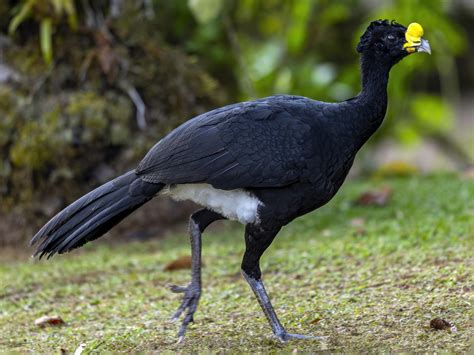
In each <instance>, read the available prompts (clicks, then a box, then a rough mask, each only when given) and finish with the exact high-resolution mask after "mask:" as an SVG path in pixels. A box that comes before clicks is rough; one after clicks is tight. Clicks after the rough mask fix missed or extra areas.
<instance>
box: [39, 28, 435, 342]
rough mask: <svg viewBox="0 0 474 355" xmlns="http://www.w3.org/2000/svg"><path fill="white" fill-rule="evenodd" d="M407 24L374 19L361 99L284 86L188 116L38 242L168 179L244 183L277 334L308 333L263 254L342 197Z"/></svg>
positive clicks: (64, 242)
mask: <svg viewBox="0 0 474 355" xmlns="http://www.w3.org/2000/svg"><path fill="white" fill-rule="evenodd" d="M405 31H406V28H405V27H403V26H401V25H399V24H396V23H393V22H392V23H390V22H388V21H374V22H373V23H371V24H370V26H369V27H368V28H367V31H366V32H365V33H364V34H363V36H362V37H361V41H360V43H359V45H358V46H357V51H358V52H359V53H361V72H362V91H361V93H360V94H359V95H357V96H356V97H354V98H352V99H349V100H347V101H344V102H340V103H324V102H320V101H315V100H312V99H309V98H306V97H300V96H289V95H276V96H271V97H267V98H264V99H260V100H255V101H250V102H244V103H239V104H234V105H230V106H226V107H223V108H219V109H216V110H213V111H210V112H207V113H204V114H202V115H200V116H197V117H195V118H193V119H191V120H189V121H188V122H186V123H184V124H183V125H181V126H180V127H178V128H176V129H175V130H173V131H172V132H171V133H169V134H168V135H167V136H165V137H164V138H163V139H161V140H160V141H159V142H158V143H157V144H156V145H155V146H154V147H153V148H152V149H151V150H150V151H149V152H148V154H147V155H146V156H145V157H144V159H143V160H142V161H141V162H140V164H139V165H138V167H137V168H136V170H135V171H132V172H128V173H126V174H125V175H123V176H121V177H119V178H117V179H116V180H114V181H112V182H109V183H107V184H105V185H103V186H101V187H99V188H97V189H96V190H94V191H92V192H90V193H89V194H87V195H85V196H84V197H82V198H81V199H79V200H78V201H76V202H75V203H73V204H72V205H71V206H69V207H67V208H66V209H65V210H63V211H61V212H60V213H58V215H56V216H55V217H54V218H53V219H52V220H51V221H50V222H48V223H47V224H46V225H45V226H44V227H43V228H42V229H41V230H40V231H39V232H38V233H37V234H36V235H35V237H34V238H33V240H32V242H33V243H34V242H36V241H39V240H42V242H41V244H40V246H39V247H38V249H37V251H36V254H39V255H40V257H41V256H43V255H45V254H46V255H48V256H52V255H53V254H55V253H62V252H66V251H69V250H71V249H73V248H76V247H79V246H81V245H83V244H84V243H86V242H88V241H90V240H93V239H96V238H98V237H100V236H101V235H102V234H103V233H105V232H106V231H107V230H109V229H110V228H111V227H112V226H113V225H115V224H116V223H118V222H120V220H122V219H123V218H124V217H125V216H127V215H128V214H129V213H131V212H132V211H133V210H135V209H136V208H138V207H140V206H141V205H143V204H144V203H146V202H147V201H149V200H150V199H151V198H153V197H154V196H155V195H156V194H157V193H158V192H160V191H161V190H162V189H163V188H164V187H167V189H173V188H174V187H176V186H177V185H180V184H197V183H205V184H209V185H211V186H212V187H213V188H214V190H215V191H218V194H222V190H237V191H238V192H239V193H240V192H242V193H243V194H244V196H247V195H248V196H252V198H256V199H258V202H259V204H258V205H257V206H258V211H257V212H256V214H257V215H256V216H255V219H254V220H253V222H249V223H247V225H246V229H245V243H246V250H245V253H244V257H243V260H242V265H241V268H242V272H243V275H244V276H245V279H246V280H247V281H248V283H249V285H250V286H251V288H252V290H253V291H254V293H255V295H256V297H257V299H258V300H259V303H260V304H261V306H262V309H263V311H264V314H265V316H266V317H267V319H268V321H269V323H270V325H271V327H272V330H273V332H274V334H275V335H276V336H277V337H278V338H279V339H280V340H282V341H286V340H288V339H290V338H302V337H303V336H300V335H297V334H290V333H287V332H286V330H285V329H284V328H283V326H282V325H281V324H280V322H279V320H278V318H277V316H276V313H275V311H274V310H273V307H272V306H271V303H270V300H269V298H268V295H267V294H266V291H265V288H264V286H263V282H262V280H261V271H260V266H259V261H260V257H261V256H262V254H263V253H264V252H265V250H266V249H267V248H268V246H269V245H270V244H271V243H272V241H273V239H274V238H275V236H276V235H277V233H278V232H279V230H280V229H281V227H282V226H284V225H285V224H287V223H289V222H291V221H292V220H293V219H295V218H296V217H298V216H301V215H303V214H305V213H308V212H310V211H312V210H314V209H316V208H318V207H320V206H322V205H324V204H325V203H327V202H328V201H329V200H330V199H331V198H332V197H333V196H334V194H335V193H336V192H337V191H338V189H339V188H340V186H341V185H342V183H343V181H344V179H345V178H346V176H347V174H348V172H349V170H350V168H351V166H352V163H353V161H354V158H355V155H356V153H357V152H358V150H359V149H360V148H361V147H362V145H363V144H364V143H365V142H366V141H367V140H368V139H369V138H370V136H371V135H372V134H373V133H374V132H375V131H376V130H377V129H378V127H379V126H380V124H381V123H382V121H383V118H384V116H385V111H386V108H387V83H388V76H389V71H390V68H391V67H392V66H393V65H394V64H395V63H397V62H398V61H400V60H401V59H402V58H403V57H405V56H407V55H408V52H407V50H405V47H404V44H405V43H406V41H405V36H404V34H405ZM410 43H411V42H410ZM421 43H423V46H424V47H420V48H422V49H423V51H428V52H429V51H430V48H429V45H428V44H427V42H426V41H425V42H422V41H420V45H421ZM410 45H411V44H410ZM412 49H413V47H412ZM413 51H414V50H411V52H410V53H413ZM192 186H196V185H192ZM206 186H207V185H206ZM196 189H199V188H198V187H196ZM204 207H206V208H205V209H203V210H201V211H199V212H197V213H195V214H193V215H192V216H191V219H190V234H191V247H192V248H191V249H192V260H193V263H192V280H191V283H190V284H189V285H188V286H186V287H181V286H173V287H172V290H173V291H174V292H182V293H184V297H183V302H182V303H181V306H180V307H179V309H178V311H177V312H176V314H175V317H174V318H176V319H177V318H179V317H180V316H181V315H182V314H184V320H183V323H182V326H181V328H180V331H179V333H178V334H179V337H180V339H182V337H183V336H184V333H185V331H186V327H187V325H188V324H189V322H191V321H192V320H193V319H194V318H193V317H194V312H195V311H196V309H197V304H198V301H199V298H200V295H201V270H200V265H201V233H202V232H203V231H204V229H205V228H206V227H207V226H208V225H209V224H210V223H212V222H214V221H216V220H220V219H225V218H226V217H228V215H225V214H222V213H220V211H216V210H212V208H210V207H209V206H207V205H205V206H204ZM184 311H186V312H185V313H184Z"/></svg>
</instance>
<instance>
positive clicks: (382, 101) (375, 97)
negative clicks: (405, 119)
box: [358, 56, 391, 123]
mask: <svg viewBox="0 0 474 355" xmlns="http://www.w3.org/2000/svg"><path fill="white" fill-rule="evenodd" d="M360 65H361V73H362V91H361V92H360V94H359V95H358V102H359V104H361V105H364V106H369V107H370V108H371V109H372V112H374V113H375V114H376V115H377V114H378V115H381V116H382V117H380V119H383V116H385V109H386V107H387V85H388V75H389V72H390V68H391V65H390V64H389V63H383V62H379V63H377V62H376V61H375V59H373V58H371V57H366V56H363V57H362V58H361V63H360ZM372 118H373V119H377V118H379V117H372ZM380 123H381V122H380Z"/></svg>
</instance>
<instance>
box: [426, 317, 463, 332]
mask: <svg viewBox="0 0 474 355" xmlns="http://www.w3.org/2000/svg"><path fill="white" fill-rule="evenodd" d="M430 328H433V329H436V330H446V329H449V330H450V331H452V332H457V331H458V329H457V328H456V326H455V325H454V324H452V323H450V322H448V321H447V320H445V319H442V318H434V319H432V320H431V321H430Z"/></svg>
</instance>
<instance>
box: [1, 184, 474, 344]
mask: <svg viewBox="0 0 474 355" xmlns="http://www.w3.org/2000/svg"><path fill="white" fill-rule="evenodd" d="M382 186H390V187H391V188H392V189H393V197H392V199H391V201H390V202H389V203H388V204H387V205H386V206H383V207H374V206H354V205H353V204H352V201H353V200H354V199H355V198H356V197H357V196H358V195H359V194H360V193H361V192H363V191H365V190H367V189H373V188H379V187H382ZM473 216H474V181H473V180H470V181H467V180H461V179H460V178H458V177H457V176H455V175H438V176H425V177H411V178H404V179H388V180H383V181H380V180H365V181H352V182H348V183H347V184H346V185H345V186H344V187H343V188H342V190H341V191H340V193H339V194H338V195H337V196H336V198H335V199H334V200H333V201H332V202H331V203H329V204H328V205H327V206H325V207H324V208H322V209H320V210H319V211H317V212H313V213H311V214H310V215H307V216H305V217H302V218H300V219H298V220H296V221H295V222H293V223H292V224H290V225H289V226H287V227H286V228H284V230H283V231H282V232H281V234H280V235H279V237H278V238H277V239H276V240H275V242H274V243H273V245H272V246H271V247H270V249H269V250H268V251H267V252H266V253H265V255H264V257H263V259H262V270H263V274H264V280H265V281H266V284H267V289H268V291H269V293H270V296H271V297H272V299H273V302H274V306H275V309H276V311H277V313H278V314H279V316H280V319H281V321H282V323H283V324H284V325H285V326H286V327H287V330H288V331H290V332H299V333H302V334H314V335H324V336H327V337H328V338H327V340H326V341H324V342H319V341H309V340H303V341H291V342H289V343H286V344H281V343H279V342H278V341H276V340H275V339H274V338H272V337H271V331H270V329H269V326H268V325H267V321H266V319H265V318H264V316H263V313H262V311H261V310H260V307H259V305H258V303H257V302H256V300H255V299H254V296H253V294H252V293H251V291H250V288H249V287H248V286H247V284H246V283H245V281H244V280H243V278H242V277H241V276H240V272H239V265H240V260H241V256H242V253H243V247H244V245H243V237H242V234H243V229H242V227H241V226H239V225H237V224H233V223H231V222H219V224H220V227H218V228H214V229H213V231H211V232H208V233H206V234H205V235H204V246H203V260H204V263H205V267H204V269H203V283H204V285H203V294H202V297H201V302H200V307H199V308H198V311H197V313H196V315H195V320H196V323H195V324H193V325H191V326H190V327H189V329H188V333H187V337H186V339H185V341H184V343H182V344H176V337H175V335H176V332H177V329H178V325H177V324H171V323H170V322H169V321H168V319H169V317H170V316H171V314H172V313H173V312H174V311H175V309H176V308H177V306H178V304H179V301H180V295H178V294H173V293H171V292H169V291H168V289H167V287H166V285H167V284H169V283H175V284H186V283H187V282H188V281H189V270H179V271H173V272H170V271H164V270H163V269H164V267H165V265H166V264H167V263H169V262H171V261H173V260H175V259H177V258H178V257H180V256H183V255H189V252H190V251H189V246H188V237H187V235H186V233H185V231H184V230H183V232H182V233H180V234H178V235H172V236H171V235H170V236H168V237H167V238H165V239H156V240H153V241H150V242H146V243H130V244H120V245H115V246H112V247H110V246H107V245H97V244H96V245H94V244H89V245H87V247H85V248H84V249H85V250H83V251H80V252H75V253H72V254H70V255H65V256H59V257H55V258H54V259H53V260H51V261H49V262H46V261H41V262H38V261H32V260H31V259H28V260H26V258H25V259H24V260H22V258H18V260H15V261H9V262H4V261H3V262H2V261H0V285H1V287H0V351H1V352H5V351H7V350H10V351H19V352H25V351H34V352H48V353H50V352H53V351H54V352H58V351H61V349H63V350H65V351H67V352H73V351H74V350H75V349H76V348H77V347H78V346H79V344H81V343H84V344H85V351H157V350H171V351H183V352H188V351H202V352H207V351H214V352H215V351H220V350H223V349H225V350H235V351H239V352H255V351H263V352H268V351H285V352H289V351H293V350H294V349H298V350H301V351H318V350H328V351H337V352H348V351H371V352H375V351H376V352H380V351H430V352H434V351H437V352H438V351H453V352H462V351H465V352H467V351H469V349H470V346H471V339H472V337H473V333H474V332H473V325H472V323H471V320H472V315H473V312H472V309H473V307H472V301H473V290H474V288H473V284H474V280H473V260H474V258H473V255H474V254H473V250H474V218H473ZM224 225H226V228H222V226H224ZM2 259H3V258H2ZM52 314H58V315H60V316H61V317H62V318H63V319H64V320H65V322H66V324H65V325H63V326H56V327H46V328H39V327H38V326H35V324H34V321H35V319H36V318H38V317H41V316H43V315H52ZM436 317H441V318H443V319H446V320H448V321H449V322H451V323H452V324H453V325H455V326H456V328H457V331H450V330H433V329H430V325H429V324H430V320H431V319H433V318H436Z"/></svg>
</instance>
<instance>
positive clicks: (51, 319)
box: [35, 316, 65, 327]
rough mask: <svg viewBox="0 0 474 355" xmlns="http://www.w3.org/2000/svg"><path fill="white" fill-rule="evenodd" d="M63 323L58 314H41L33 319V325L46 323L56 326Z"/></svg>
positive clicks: (44, 325)
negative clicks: (41, 315)
mask: <svg viewBox="0 0 474 355" xmlns="http://www.w3.org/2000/svg"><path fill="white" fill-rule="evenodd" d="M62 324H65V323H64V321H63V320H62V318H61V317H60V316H43V317H40V318H38V319H36V320H35V325H37V326H39V327H46V326H48V325H52V326H57V325H62Z"/></svg>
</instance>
